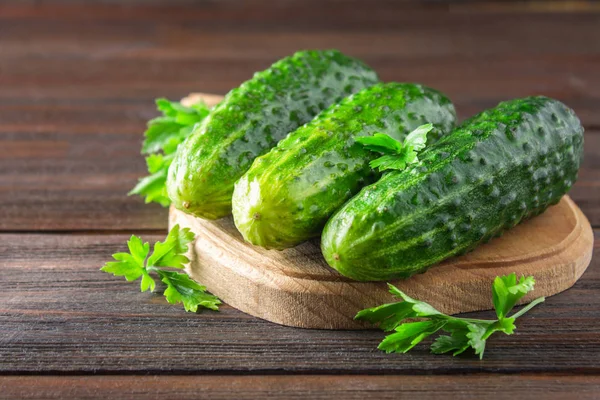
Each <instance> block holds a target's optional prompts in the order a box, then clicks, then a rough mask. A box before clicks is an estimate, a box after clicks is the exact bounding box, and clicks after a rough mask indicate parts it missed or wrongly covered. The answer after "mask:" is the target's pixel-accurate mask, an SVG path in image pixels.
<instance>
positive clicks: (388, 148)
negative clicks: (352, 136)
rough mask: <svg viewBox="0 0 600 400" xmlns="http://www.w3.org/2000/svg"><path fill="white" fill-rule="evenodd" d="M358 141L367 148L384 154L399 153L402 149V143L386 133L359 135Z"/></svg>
mask: <svg viewBox="0 0 600 400" xmlns="http://www.w3.org/2000/svg"><path fill="white" fill-rule="evenodd" d="M356 141H357V142H358V143H360V144H362V145H364V146H365V148H366V149H367V150H371V151H376V152H378V153H383V154H398V153H400V151H401V150H402V143H401V142H399V141H397V140H396V139H394V138H393V137H391V136H389V135H386V134H385V133H375V134H373V136H359V137H357V138H356Z"/></svg>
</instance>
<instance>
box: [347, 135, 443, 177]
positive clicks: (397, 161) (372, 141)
mask: <svg viewBox="0 0 600 400" xmlns="http://www.w3.org/2000/svg"><path fill="white" fill-rule="evenodd" d="M432 129H433V125H432V124H425V125H421V126H419V127H418V128H417V129H415V130H414V131H412V132H411V133H409V134H408V136H406V138H405V139H404V142H400V141H398V140H396V139H394V138H393V137H391V136H388V135H386V134H383V133H375V134H374V135H373V136H360V137H358V138H356V141H357V142H358V143H360V144H362V145H364V146H365V148H366V149H368V150H371V151H374V152H377V153H382V154H383V156H381V157H379V158H376V159H374V160H372V161H371V162H370V163H369V165H370V166H371V168H373V169H379V172H383V171H385V170H389V169H397V170H403V169H405V168H406V166H407V165H409V164H415V163H417V162H419V159H418V157H417V153H418V152H419V151H421V150H422V149H423V148H424V147H425V144H426V143H427V134H428V133H429V132H430V131H431V130H432Z"/></svg>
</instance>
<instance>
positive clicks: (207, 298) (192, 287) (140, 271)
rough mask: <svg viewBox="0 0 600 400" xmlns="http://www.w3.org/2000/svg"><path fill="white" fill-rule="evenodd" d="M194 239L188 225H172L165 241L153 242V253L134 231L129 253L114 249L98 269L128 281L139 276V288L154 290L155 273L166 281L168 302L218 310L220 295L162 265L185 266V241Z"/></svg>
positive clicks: (186, 242)
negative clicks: (185, 226)
mask: <svg viewBox="0 0 600 400" xmlns="http://www.w3.org/2000/svg"><path fill="white" fill-rule="evenodd" d="M193 240H194V233H193V232H191V231H190V230H189V229H188V228H183V229H181V228H180V227H179V225H175V226H174V227H173V228H172V229H171V231H170V232H169V234H168V235H167V237H166V239H165V241H164V242H156V244H155V245H154V248H153V251H152V254H151V255H150V257H148V253H149V252H150V244H149V243H147V242H146V243H144V242H142V239H140V238H139V237H137V236H135V235H133V236H131V239H129V241H128V242H127V245H128V247H129V253H116V254H113V258H114V259H115V260H116V261H110V262H107V263H106V264H105V265H104V266H103V267H102V268H100V270H102V271H104V272H108V273H111V274H113V275H115V276H124V277H125V279H127V280H128V281H134V280H136V279H138V278H140V277H141V278H142V279H141V281H140V290H141V291H142V292H145V291H147V290H150V291H152V292H154V289H155V288H156V282H155V280H154V278H153V277H152V275H151V273H156V274H157V275H158V277H159V278H160V280H161V281H162V282H163V283H165V284H166V285H167V288H166V289H165V291H164V295H165V297H166V298H167V301H168V302H169V303H173V304H176V303H183V306H184V308H185V310H186V311H192V312H196V311H197V310H198V307H199V306H202V307H205V308H210V309H211V310H218V305H219V304H221V302H220V301H219V299H218V298H217V297H216V296H213V295H212V294H208V293H206V288H205V287H204V286H201V285H200V284H198V283H196V282H195V281H193V280H192V279H190V278H189V277H188V275H187V274H185V273H183V272H176V271H168V270H165V269H164V268H178V269H182V268H184V265H185V264H187V263H188V262H189V259H188V258H187V257H186V256H185V253H187V251H188V245H189V244H190V243H191V242H192V241H193Z"/></svg>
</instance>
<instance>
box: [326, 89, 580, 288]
mask: <svg viewBox="0 0 600 400" xmlns="http://www.w3.org/2000/svg"><path fill="white" fill-rule="evenodd" d="M582 157H583V128H582V126H581V123H580V122H579V119H578V118H577V116H576V115H575V113H574V112H573V110H571V109H569V108H568V107H567V106H565V105H564V104H562V103H561V102H559V101H557V100H553V99H549V98H547V97H529V98H525V99H519V100H513V101H508V102H504V103H500V104H499V105H498V106H497V107H496V108H493V109H491V110H487V111H484V112H482V113H481V114H479V115H477V116H475V117H473V118H472V119H470V120H468V121H467V122H465V123H464V124H462V125H461V126H460V127H459V128H457V129H456V130H454V131H453V132H452V133H450V134H448V135H446V136H444V137H443V138H442V139H441V140H439V141H438V142H437V143H436V144H434V145H433V146H431V147H428V148H426V149H425V150H424V151H423V152H422V153H421V154H419V159H420V162H419V163H418V164H415V166H413V167H411V168H409V169H406V170H403V171H394V172H390V173H387V174H386V175H384V176H383V178H381V179H380V180H379V181H378V182H376V183H375V184H373V185H371V186H367V187H365V188H363V189H362V190H361V192H360V193H359V194H357V195H356V196H355V197H354V198H352V199H351V200H350V201H348V202H347V203H346V204H345V205H344V206H343V207H342V208H341V209H340V210H338V211H337V212H336V214H335V215H334V216H333V217H332V218H331V219H330V220H329V221H328V223H327V225H326V227H325V229H324V231H323V236H322V238H321V249H322V251H323V255H324V256H325V259H326V260H327V262H328V263H329V265H331V266H332V267H333V268H335V269H336V270H338V271H339V272H340V273H341V274H342V275H345V276H347V277H350V278H352V279H355V280H359V281H379V280H390V279H395V278H406V277H409V276H411V275H413V274H416V273H421V272H424V271H425V270H426V269H427V268H428V267H429V266H431V265H433V264H436V263H438V262H440V261H442V260H444V259H446V258H448V257H451V256H454V255H459V254H462V253H465V252H467V251H470V250H472V249H474V248H475V247H476V246H478V245H479V244H481V243H483V242H486V241H489V240H490V239H491V238H492V237H494V236H497V235H500V234H502V232H503V231H504V230H506V229H509V228H511V227H513V226H515V225H516V224H518V223H519V222H521V221H523V220H525V219H527V218H529V217H533V216H535V215H538V214H540V213H542V212H543V211H544V210H545V209H546V208H547V207H548V206H550V205H551V204H555V203H557V202H558V201H559V200H560V198H561V197H562V196H563V195H564V194H565V193H566V192H567V191H568V190H569V188H570V187H571V185H572V184H573V183H574V182H575V180H576V179H577V173H578V169H579V165H580V163H581V161H582Z"/></svg>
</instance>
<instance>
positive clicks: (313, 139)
mask: <svg viewBox="0 0 600 400" xmlns="http://www.w3.org/2000/svg"><path fill="white" fill-rule="evenodd" d="M455 118H456V115H455V112H454V106H453V105H452V103H451V102H450V100H448V98H446V97H445V96H444V95H443V94H441V93H440V92H438V91H436V90H433V89H429V88H427V87H424V86H421V85H417V84H411V83H387V84H378V85H375V86H372V87H370V88H367V89H363V90H362V91H360V92H358V93H356V94H354V95H352V96H349V97H347V98H345V99H344V100H342V101H341V102H340V103H338V104H335V105H332V106H331V107H329V108H328V109H327V110H324V111H323V112H321V113H320V114H319V115H318V116H317V117H316V118H315V119H314V120H312V121H311V122H309V123H308V124H306V125H304V126H302V127H300V128H299V129H298V130H296V131H295V132H293V133H291V134H290V135H289V136H288V137H287V138H285V139H284V140H282V141H281V142H279V144H278V145H277V147H275V148H273V149H272V150H271V151H270V152H269V153H267V154H265V155H264V156H262V157H259V158H257V159H256V160H255V162H254V164H252V167H251V168H250V169H249V170H248V172H247V173H246V174H245V175H244V176H243V177H242V178H241V179H240V180H239V181H238V183H237V184H236V186H235V191H234V194H233V217H234V221H235V224H236V226H237V228H238V230H239V231H240V232H241V233H242V235H243V236H244V238H245V239H246V240H247V241H249V242H250V243H253V244H256V245H260V246H263V247H266V248H275V249H283V248H287V247H292V246H295V245H297V244H298V243H301V242H303V241H305V240H307V239H309V238H311V237H315V236H318V235H319V234H320V233H321V230H322V229H323V225H325V222H326V221H327V219H328V218H329V217H330V216H331V214H333V212H334V211H335V210H337V209H338V208H339V207H340V206H341V205H342V204H344V202H345V201H346V200H348V199H349V198H350V197H351V196H352V195H354V194H355V193H356V192H357V191H358V190H359V189H360V188H361V187H362V186H363V185H365V184H367V183H370V182H372V181H374V180H375V179H377V178H378V177H379V175H378V174H376V173H375V172H374V171H373V170H371V168H369V161H370V160H372V159H373V158H375V157H378V156H379V155H377V154H375V153H373V152H370V151H368V150H366V149H365V148H364V147H363V146H362V145H360V144H359V143H356V141H355V138H356V137H358V136H366V135H372V134H374V133H376V132H382V133H386V134H388V135H390V136H392V137H394V138H395V139H398V140H402V139H404V138H405V137H406V135H407V134H408V133H409V132H410V131H412V130H414V129H415V128H417V127H418V126H419V125H422V124H425V123H428V122H431V123H433V124H434V130H432V131H431V132H430V133H429V138H428V139H429V140H430V141H435V140H436V139H437V138H439V137H440V136H441V134H442V133H443V132H449V131H450V130H451V129H452V127H453V125H454V122H455Z"/></svg>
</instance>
